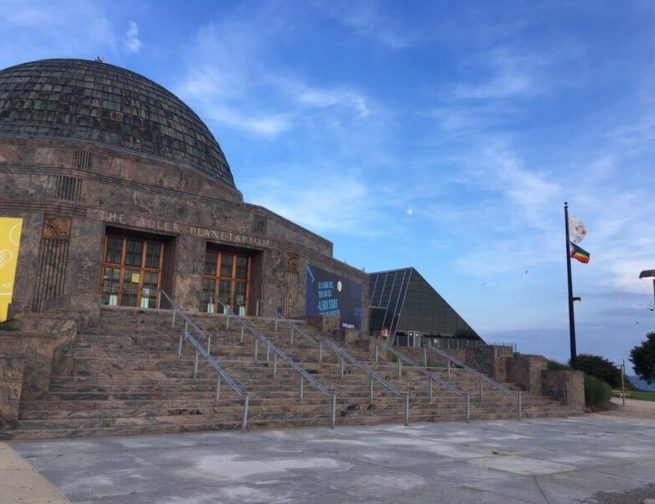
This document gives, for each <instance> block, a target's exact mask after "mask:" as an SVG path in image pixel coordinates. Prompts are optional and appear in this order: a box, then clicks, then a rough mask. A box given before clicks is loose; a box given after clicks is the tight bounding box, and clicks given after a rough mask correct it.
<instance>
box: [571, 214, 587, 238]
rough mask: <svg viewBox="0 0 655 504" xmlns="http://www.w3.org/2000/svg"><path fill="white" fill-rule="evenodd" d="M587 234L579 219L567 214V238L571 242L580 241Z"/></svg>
mask: <svg viewBox="0 0 655 504" xmlns="http://www.w3.org/2000/svg"><path fill="white" fill-rule="evenodd" d="M585 236H587V230H586V229H585V227H584V224H583V223H582V221H581V220H580V219H578V218H577V217H576V216H575V215H571V214H569V240H571V241H572V242H573V243H580V242H581V241H582V240H584V238H585Z"/></svg>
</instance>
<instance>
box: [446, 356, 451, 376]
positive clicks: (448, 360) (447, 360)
mask: <svg viewBox="0 0 655 504" xmlns="http://www.w3.org/2000/svg"><path fill="white" fill-rule="evenodd" d="M446 362H447V363H448V381H450V379H451V376H450V359H446Z"/></svg>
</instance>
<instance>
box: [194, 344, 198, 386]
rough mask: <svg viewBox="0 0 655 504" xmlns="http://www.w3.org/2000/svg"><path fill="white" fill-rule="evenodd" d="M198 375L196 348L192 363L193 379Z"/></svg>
mask: <svg viewBox="0 0 655 504" xmlns="http://www.w3.org/2000/svg"><path fill="white" fill-rule="evenodd" d="M197 376H198V350H196V361H195V362H194V363H193V379H194V380H195V379H196V377H197Z"/></svg>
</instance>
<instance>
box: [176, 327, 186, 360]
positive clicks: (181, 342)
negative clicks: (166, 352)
mask: <svg viewBox="0 0 655 504" xmlns="http://www.w3.org/2000/svg"><path fill="white" fill-rule="evenodd" d="M184 336H185V334H184V333H183V332H180V344H179V345H178V346H177V357H178V359H179V358H180V357H181V356H182V344H183V343H184Z"/></svg>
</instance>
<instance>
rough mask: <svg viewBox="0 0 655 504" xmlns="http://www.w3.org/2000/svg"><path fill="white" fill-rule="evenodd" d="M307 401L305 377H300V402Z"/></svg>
mask: <svg viewBox="0 0 655 504" xmlns="http://www.w3.org/2000/svg"><path fill="white" fill-rule="evenodd" d="M304 402H305V379H304V378H303V377H302V376H301V377H300V404H302V403H304Z"/></svg>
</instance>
